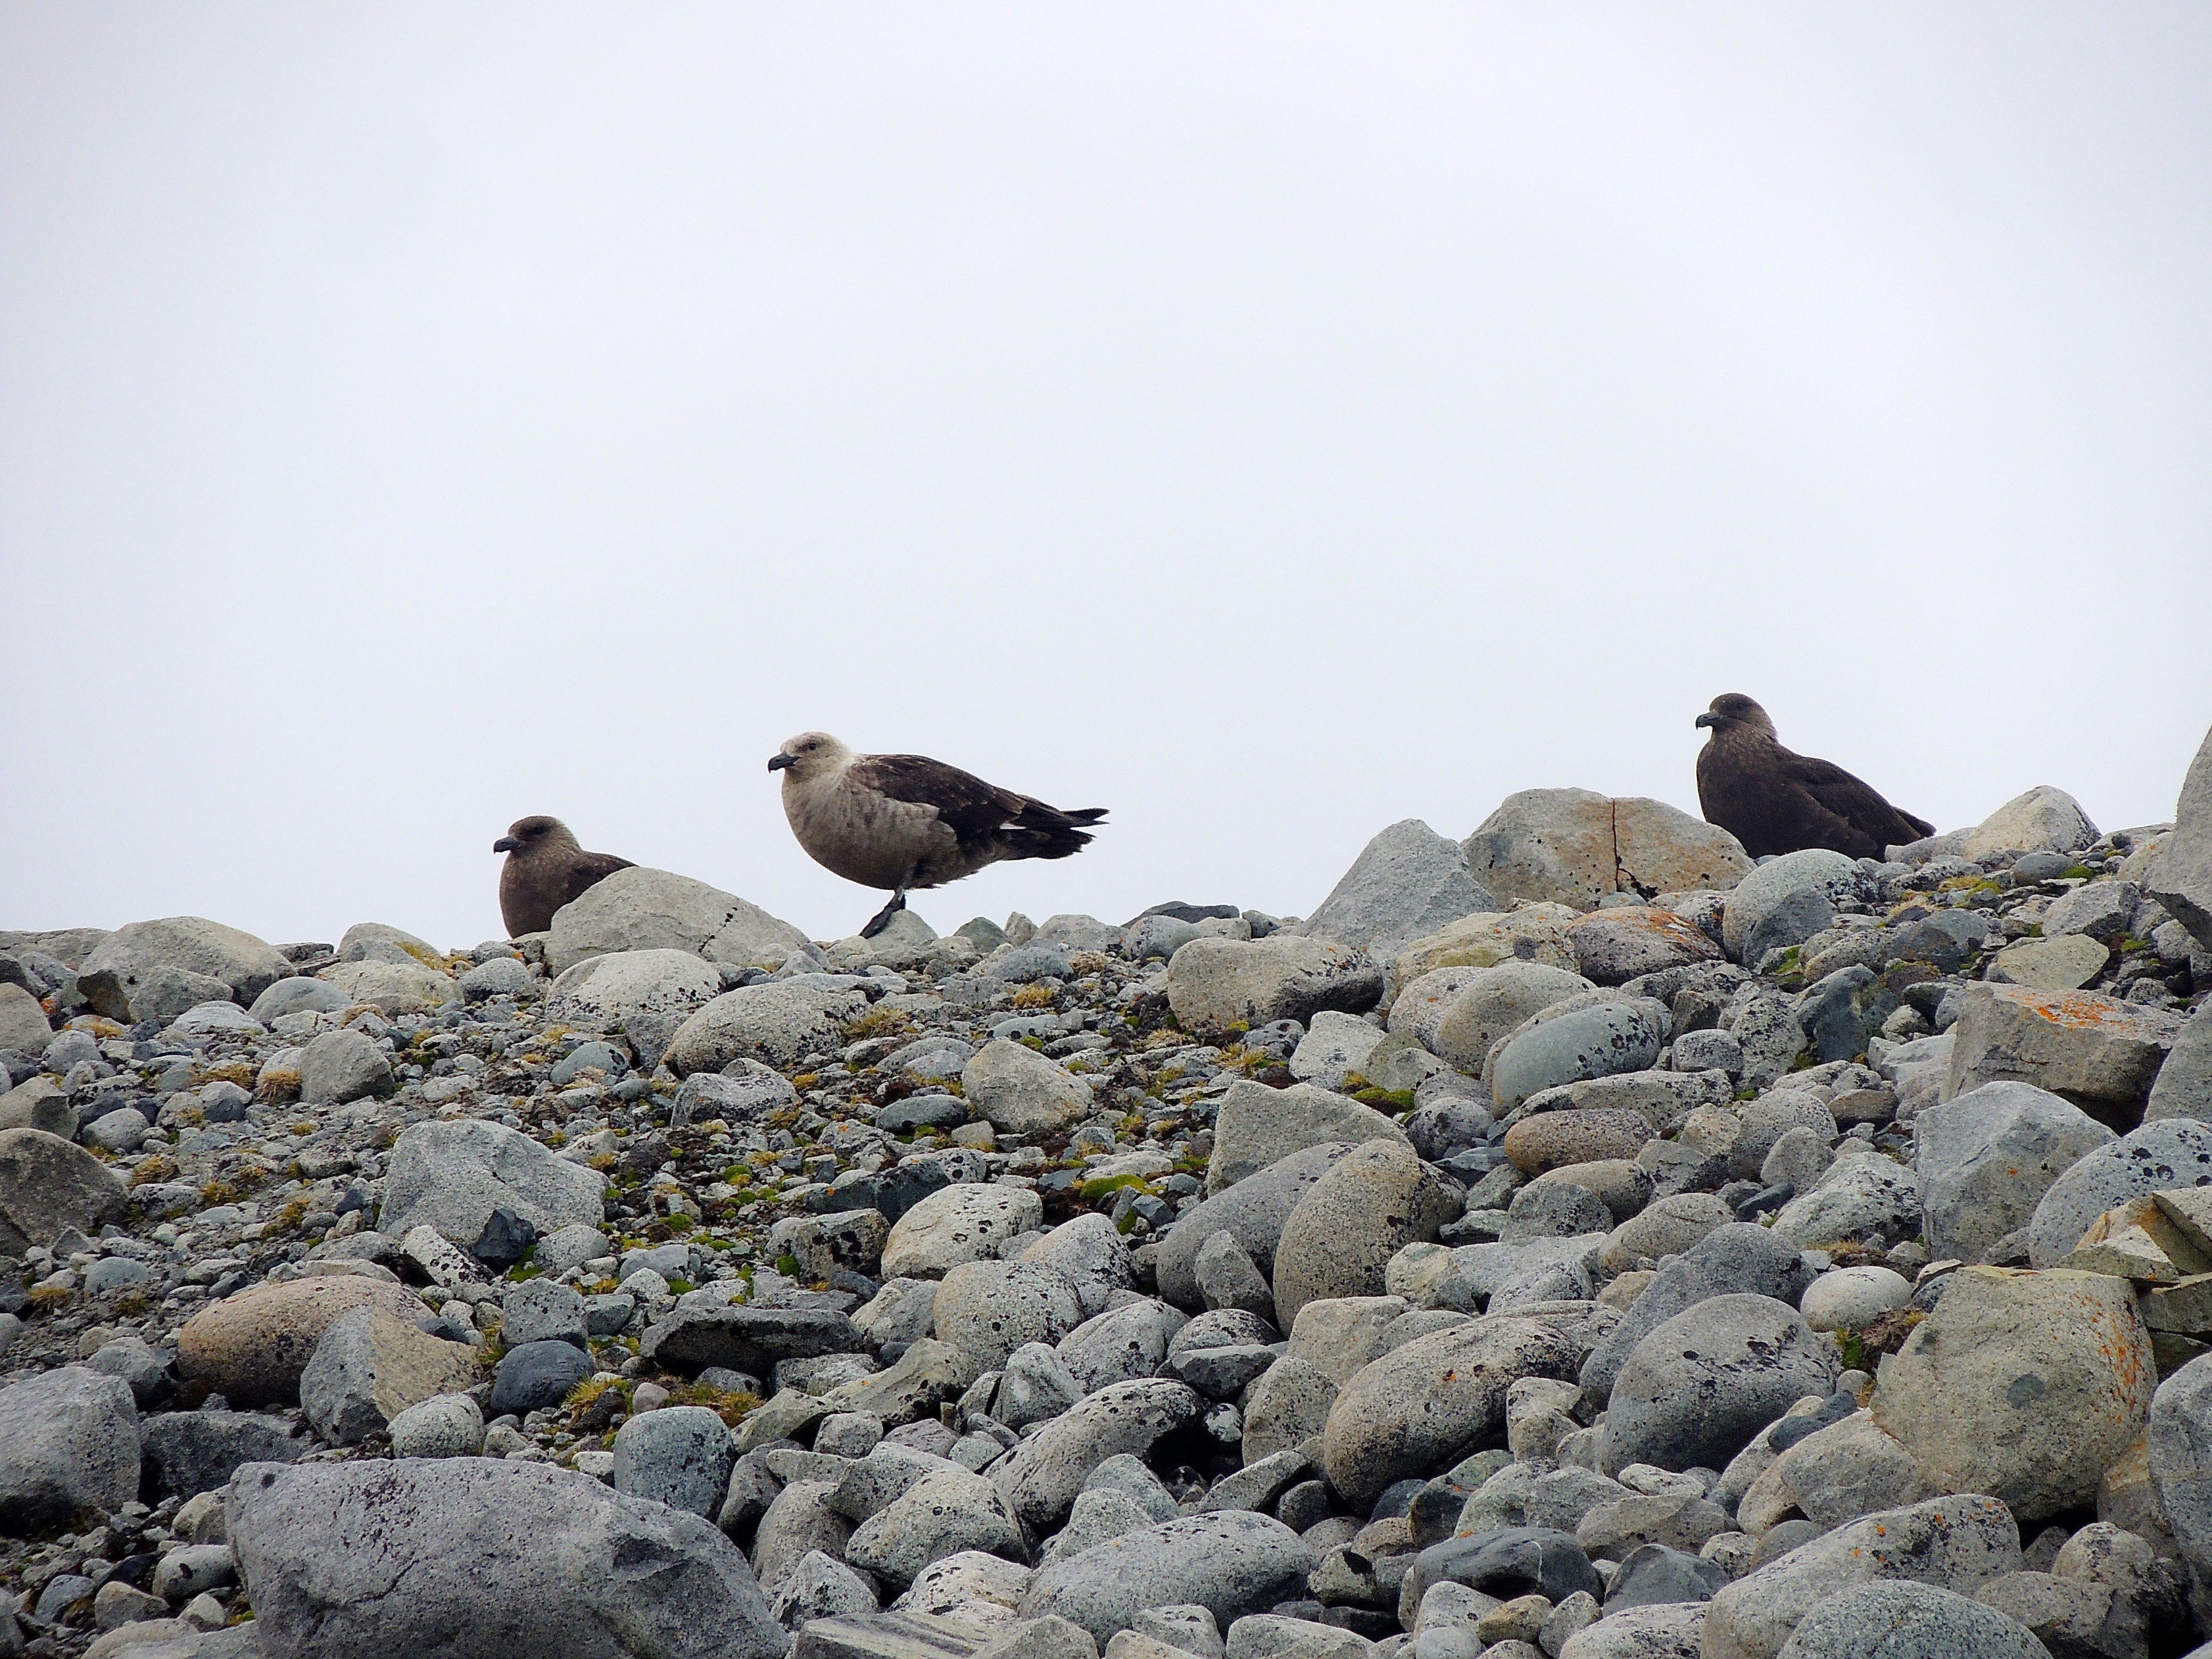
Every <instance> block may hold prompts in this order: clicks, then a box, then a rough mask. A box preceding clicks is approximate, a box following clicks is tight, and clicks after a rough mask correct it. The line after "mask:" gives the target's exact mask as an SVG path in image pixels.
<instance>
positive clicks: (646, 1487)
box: [614, 1406, 738, 1515]
mask: <svg viewBox="0 0 2212 1659" xmlns="http://www.w3.org/2000/svg"><path fill="white" fill-rule="evenodd" d="M737 1461H738V1458H737V1450H736V1448H735V1446H734V1445H733V1443H732V1441H731V1439H730V1431H729V1426H728V1425H726V1424H725V1423H724V1422H723V1421H722V1419H720V1417H718V1416H717V1415H715V1413H713V1412H710V1411H708V1409H707V1408H706V1407H704V1406H663V1407H661V1408H660V1409H659V1410H658V1411H650V1412H641V1413H638V1414H637V1415H636V1416H635V1417H633V1418H631V1419H629V1421H628V1422H627V1423H624V1424H623V1425H622V1427H621V1428H620V1429H618V1430H617V1431H615V1471H614V1488H615V1490H616V1491H617V1492H625V1493H627V1494H629V1496H630V1497H632V1498H653V1500H655V1501H656V1502H658V1503H662V1504H667V1505H668V1506H669V1507H670V1508H671V1509H678V1510H690V1512H691V1513H692V1514H694V1515H714V1514H718V1513H720V1510H721V1507H722V1498H723V1497H724V1495H725V1494H726V1492H728V1491H729V1488H730V1468H731V1466H732V1465H733V1464H734V1463H735V1462H737Z"/></svg>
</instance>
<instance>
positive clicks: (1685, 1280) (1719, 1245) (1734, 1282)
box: [1581, 1222, 1813, 1414]
mask: <svg viewBox="0 0 2212 1659" xmlns="http://www.w3.org/2000/svg"><path fill="white" fill-rule="evenodd" d="M1812 1282H1813V1270H1812V1269H1811V1268H1810V1267H1807V1266H1806V1265H1805V1259H1804V1256H1803V1255H1802V1253H1801V1252H1800V1251H1799V1249H1797V1247H1796V1246H1795V1245H1793V1244H1791V1243H1789V1242H1788V1241H1786V1240H1784V1239H1779V1238H1777V1237H1775V1236H1774V1235H1773V1233H1772V1232H1771V1231H1768V1230H1767V1229H1766V1228H1765V1227H1760V1226H1756V1225H1753V1224H1751V1223H1748V1222H1732V1223H1730V1224H1729V1225H1726V1226H1723V1227H1716V1228H1714V1229H1713V1230H1712V1231H1711V1232H1710V1233H1708V1234H1706V1235H1705V1237H1703V1238H1701V1239H1699V1241H1698V1242H1697V1243H1694V1244H1692V1245H1691V1246H1690V1247H1689V1249H1686V1250H1684V1251H1683V1252H1682V1253H1681V1255H1678V1256H1676V1257H1675V1258H1674V1260H1673V1261H1669V1262H1668V1263H1667V1264H1666V1265H1665V1266H1663V1267H1661V1268H1660V1269H1659V1273H1658V1277H1657V1278H1656V1279H1653V1280H1652V1281H1651V1282H1650V1284H1649V1285H1646V1286H1644V1293H1643V1294H1642V1295H1641V1296H1639V1297H1637V1298H1636V1301H1635V1303H1634V1304H1632V1306H1631V1307H1630V1308H1629V1310H1628V1311H1627V1313H1626V1315H1624V1316H1622V1318H1621V1321H1620V1323H1619V1324H1618V1325H1615V1326H1614V1327H1613V1329H1612V1330H1610V1331H1609V1332H1607V1334H1605V1335H1604V1336H1603V1337H1601V1339H1599V1340H1598V1343H1597V1346H1595V1347H1594V1348H1592V1349H1591V1350H1590V1353H1589V1358H1588V1359H1587V1360H1585V1361H1584V1362H1583V1368H1582V1376H1581V1382H1582V1385H1583V1401H1584V1402H1585V1403H1586V1404H1587V1405H1588V1406H1589V1408H1590V1409H1591V1410H1592V1411H1602V1410H1604V1409H1605V1406H1606V1402H1607V1401H1608V1400H1610V1399H1611V1398H1612V1396H1613V1383H1614V1381H1615V1379H1616V1378H1617V1377H1619V1376H1620V1369H1621V1367H1622V1366H1623V1365H1624V1364H1626V1363H1627V1360H1628V1357H1629V1355H1630V1354H1632V1353H1633V1352H1635V1351H1636V1348H1637V1346H1638V1344H1639V1343H1641V1342H1642V1341H1643V1340H1644V1338H1645V1337H1647V1336H1649V1335H1650V1334H1651V1333H1652V1332H1653V1331H1655V1330H1656V1329H1658V1328H1659V1327H1660V1326H1661V1325H1662V1324H1664V1323H1665V1322H1667V1321H1668V1320H1669V1319H1672V1318H1673V1317H1674V1316H1675V1315H1677V1314H1679V1313H1680V1312H1682V1311H1683V1310H1686V1309H1688V1308H1692V1307H1695V1306H1696V1305H1697V1304H1699V1303H1700V1302H1703V1301H1705V1300H1707V1299H1708V1298H1709V1297H1716V1296H1728V1295H1732V1294H1745V1295H1751V1296H1761V1297H1773V1298H1774V1299H1775V1300H1777V1301H1779V1302H1784V1303H1787V1304H1790V1306H1792V1307H1795V1306H1796V1304H1797V1301H1798V1299H1799V1298H1800V1297H1802V1296H1803V1295H1804V1293H1805V1289H1806V1286H1807V1285H1810V1284H1811V1283H1812ZM1777 1414H1779V1413H1777Z"/></svg>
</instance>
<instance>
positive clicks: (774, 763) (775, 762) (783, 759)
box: [768, 755, 799, 772]
mask: <svg viewBox="0 0 2212 1659" xmlns="http://www.w3.org/2000/svg"><path fill="white" fill-rule="evenodd" d="M798 764H799V757H798V756H796V755H770V756H769V757H768V769H769V771H771V772H781V771H784V770H786V769H789V768H791V767H793V766H796V765H798Z"/></svg>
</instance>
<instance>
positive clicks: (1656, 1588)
mask: <svg viewBox="0 0 2212 1659" xmlns="http://www.w3.org/2000/svg"><path fill="white" fill-rule="evenodd" d="M1728 1581H1729V1576H1728V1569H1726V1568H1725V1567H1723V1566H1722V1565H1721V1564H1720V1563H1719V1562H1717V1561H1708V1560H1706V1559H1704V1558H1703V1557H1701V1556H1696V1555H1691V1554H1689V1553H1686V1552H1684V1551H1682V1550H1677V1549H1669V1548H1668V1547H1667V1546H1666V1545H1664V1544H1644V1545H1642V1546H1640V1547H1638V1548H1636V1549H1632V1550H1631V1551H1630V1552H1629V1553H1627V1554H1626V1555H1624V1556H1622V1557H1621V1558H1620V1571H1617V1572H1615V1573H1614V1574H1613V1583H1612V1586H1611V1588H1609V1589H1607V1591H1606V1593H1605V1610H1606V1612H1607V1613H1619V1612H1620V1611H1621V1610H1622V1609H1623V1608H1625V1607H1655V1606H1657V1605H1658V1604H1660V1603H1662V1602H1667V1601H1711V1600H1712V1599H1713V1597H1714V1595H1716V1594H1717V1593H1718V1592H1719V1590H1720V1588H1721V1586H1722V1585H1723V1584H1725V1583H1728Z"/></svg>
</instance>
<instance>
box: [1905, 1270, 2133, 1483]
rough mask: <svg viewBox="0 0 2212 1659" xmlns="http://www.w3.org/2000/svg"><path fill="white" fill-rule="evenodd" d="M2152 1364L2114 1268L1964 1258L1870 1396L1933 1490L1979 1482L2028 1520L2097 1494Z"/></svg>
mask: <svg viewBox="0 0 2212 1659" xmlns="http://www.w3.org/2000/svg"><path fill="white" fill-rule="evenodd" d="M2157 1376H2158V1372H2157V1368H2156V1366H2155V1365H2154V1364H2153V1362H2152V1359H2151V1352H2150V1339H2149V1334H2148V1332H2147V1331H2146V1330H2145V1329H2144V1328H2143V1324H2142V1319H2141V1318H2140V1316H2138V1315H2137V1313H2136V1304H2135V1297H2134V1294H2133V1292H2132V1291H2131V1290H2130V1286H2129V1285H2128V1284H2127V1281H2125V1280H2124V1279H2111V1278H2107V1277H2106V1276H2104V1275H2102V1274H2099V1273H2069V1272H2063V1271H2052V1272H2048V1273H2015V1272H2010V1271H2008V1270H2006V1269H2004V1268H1999V1267H1967V1268H1964V1269H1962V1270H1960V1272H1959V1273H1957V1274H1956V1275H1954V1279H1953V1281H1952V1283H1951V1285H1949V1287H1948V1289H1947V1290H1946V1291H1944V1293H1943V1299H1942V1301H1941V1302H1939V1303H1937V1304H1936V1311H1935V1312H1934V1313H1932V1314H1930V1315H1929V1316H1928V1317H1927V1318H1926V1319H1925V1320H1924V1321H1923V1322H1921V1323H1920V1325H1918V1326H1917V1328H1915V1329H1914V1330H1913V1333H1912V1334H1911V1336H1909V1337H1907V1338H1906V1339H1905V1346H1903V1347H1902V1348H1900V1349H1899V1351H1898V1352H1897V1353H1896V1354H1894V1355H1893V1356H1892V1358H1890V1359H1889V1360H1888V1362H1887V1364H1884V1365H1883V1367H1882V1371H1881V1382H1880V1383H1878V1384H1877V1385H1876V1386H1875V1394H1874V1400H1873V1402H1872V1405H1871V1407H1870V1409H1871V1410H1872V1412H1873V1414H1874V1420H1875V1424H1876V1425H1878V1426H1880V1427H1881V1429H1882V1430H1883V1431H1886V1432H1887V1433H1888V1434H1890V1435H1891V1436H1893V1437H1895V1438H1896V1439H1897V1440H1898V1441H1899V1443H1901V1444H1902V1445H1904V1446H1905V1449H1907V1450H1908V1451H1910V1452H1911V1454H1912V1455H1913V1458H1914V1461H1915V1462H1917V1463H1918V1464H1919V1466H1920V1468H1921V1470H1922V1472H1923V1474H1925V1475H1926V1476H1927V1477H1928V1479H1929V1482H1930V1483H1931V1484H1932V1485H1934V1486H1936V1488H1937V1489H1938V1490H1939V1491H1943V1492H1984V1493H1987V1494H1989V1495H1990V1496H1991V1497H1993V1498H2000V1499H2002V1501H2003V1502H2005V1503H2006V1504H2008V1505H2010V1506H2011V1508H2012V1510H2013V1512H2014V1513H2015V1516H2018V1517H2019V1518H2020V1519H2021V1521H2022V1522H2032V1521H2039V1520H2042V1519H2043V1518H2044V1517H2045V1516H2052V1515H2057V1514H2059V1513H2060V1512H2062V1511H2063V1510H2070V1509H2073V1508H2075V1507H2077V1506H2078V1505H2081V1504H2085V1503H2087V1502H2088V1501H2089V1500H2091V1499H2093V1498H2094V1497H2095V1496H2096V1492H2097V1480H2098V1477H2099V1476H2100V1474H2103V1473H2104V1471H2105V1469H2106V1467H2107V1466H2109V1465H2110V1464H2112V1463H2113V1462H2116V1461H2118V1458H2119V1456H2120V1455H2121V1453H2123V1452H2124V1451H2125V1450H2126V1449H2128V1447H2129V1446H2130V1445H2131V1444H2133V1443H2134V1442H2135V1441H2136V1438H2137V1437H2139V1436H2140V1435H2141V1434H2142V1432H2143V1427H2144V1424H2145V1423H2146V1421H2147V1420H2148V1418H2149V1415H2150V1403H2151V1391H2152V1389H2153V1388H2154V1386H2155V1384H2156V1382H2157Z"/></svg>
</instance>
